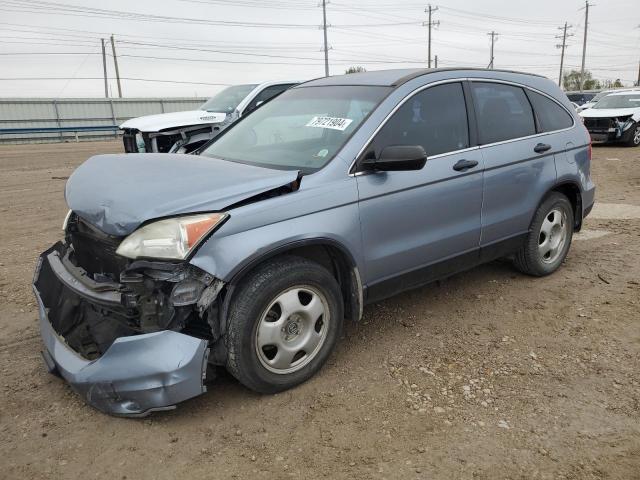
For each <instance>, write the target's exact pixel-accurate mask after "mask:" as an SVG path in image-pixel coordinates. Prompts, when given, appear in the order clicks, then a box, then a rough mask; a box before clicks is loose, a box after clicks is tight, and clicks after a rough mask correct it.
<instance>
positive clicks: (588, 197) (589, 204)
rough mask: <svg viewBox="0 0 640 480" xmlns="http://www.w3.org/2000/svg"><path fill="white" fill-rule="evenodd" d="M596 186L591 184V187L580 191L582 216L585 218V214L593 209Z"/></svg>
mask: <svg viewBox="0 0 640 480" xmlns="http://www.w3.org/2000/svg"><path fill="white" fill-rule="evenodd" d="M595 197H596V187H595V186H594V185H593V184H592V185H591V188H589V189H587V190H583V192H582V218H583V219H584V218H586V217H587V215H589V214H590V213H591V210H593V205H594V203H595Z"/></svg>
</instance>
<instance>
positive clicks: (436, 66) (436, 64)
mask: <svg viewBox="0 0 640 480" xmlns="http://www.w3.org/2000/svg"><path fill="white" fill-rule="evenodd" d="M435 68H438V55H436V57H435Z"/></svg>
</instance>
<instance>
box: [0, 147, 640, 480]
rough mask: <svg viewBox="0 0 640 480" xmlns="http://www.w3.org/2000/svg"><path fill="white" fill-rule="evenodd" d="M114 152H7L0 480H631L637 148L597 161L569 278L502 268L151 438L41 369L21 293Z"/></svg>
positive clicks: (612, 151) (402, 305)
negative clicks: (90, 170) (288, 376)
mask: <svg viewBox="0 0 640 480" xmlns="http://www.w3.org/2000/svg"><path fill="white" fill-rule="evenodd" d="M118 151H121V146H120V144H119V143H116V142H102V143H80V144H74V143H70V144H58V145H30V146H24V145H19V146H8V145H5V146H0V188H1V191H0V224H1V225H2V227H1V229H0V369H1V372H2V376H1V382H0V477H1V478H5V479H36V478H55V479H57V478H74V479H75V478H78V479H87V478H94V477H95V478H103V477H105V478H107V477H108V478H113V479H125V478H128V479H147V478H149V479H175V478H190V479H200V478H211V479H214V478H215V479H223V478H270V479H271V478H323V477H324V478H332V479H334V478H335V479H339V478H374V479H378V478H402V479H412V478H420V479H458V478H461V479H466V478H469V479H497V478H501V479H537V478H540V479H544V478H553V479H560V478H562V479H581V480H582V479H592V478H597V479H601V478H605V479H625V480H627V479H640V312H639V308H640V149H629V148H623V147H600V148H594V159H593V178H594V181H595V183H596V185H597V187H598V190H597V202H598V205H597V208H596V209H595V210H594V213H593V214H592V216H590V217H589V218H588V219H587V221H586V224H585V227H584V231H583V232H582V233H580V234H578V235H576V236H575V237H574V244H573V246H572V248H571V251H570V253H569V256H568V258H567V261H566V264H565V265H564V266H563V267H562V268H561V269H560V270H559V271H558V272H557V273H556V274H554V275H552V276H550V277H547V278H540V279H534V278H529V277H525V276H523V275H521V274H518V273H516V272H515V270H514V269H513V268H512V267H511V266H510V264H509V263H508V262H505V261H499V262H494V263H491V264H489V265H486V266H483V267H480V268H476V269H474V270H472V271H469V272H467V273H464V274H460V275H456V276H455V277H452V278H450V279H447V280H445V281H442V282H440V283H438V284H433V285H430V286H427V287H425V288H421V289H419V290H415V291H412V292H408V293H405V294H402V295H400V296H397V297H395V298H393V299H391V300H387V301H385V302H382V303H379V304H376V305H372V306H369V307H367V308H366V309H365V316H364V320H363V321H362V322H361V323H359V324H354V325H348V326H347V327H346V329H345V332H344V338H343V339H342V341H341V342H340V344H339V346H338V349H337V351H336V352H335V354H334V355H333V356H332V357H331V359H330V361H329V363H328V365H327V366H326V367H325V368H324V369H323V370H322V371H321V372H320V374H319V375H317V376H316V377H315V378H313V379H312V380H311V381H309V382H307V383H306V384H304V385H302V386H300V387H298V388H296V389H294V390H291V391H288V392H285V393H282V394H279V395H272V396H270V395H257V394H254V393H252V392H250V391H248V390H247V389H245V388H243V387H242V386H240V385H239V384H238V383H237V382H235V381H234V380H233V379H232V378H230V377H222V378H220V379H219V380H217V381H216V382H215V383H214V384H213V385H210V388H209V393H207V394H205V395H203V396H201V397H199V398H197V399H194V400H192V401H189V402H186V403H184V404H182V405H180V406H179V407H178V409H177V410H175V411H172V412H167V413H161V414H154V415H153V416H151V417H149V418H147V419H144V420H129V419H120V418H113V417H109V416H106V415H104V414H101V413H99V412H97V411H95V410H93V409H92V408H90V407H88V406H86V405H85V404H84V403H83V402H82V401H81V400H80V398H79V397H77V396H76V395H75V394H74V393H73V392H72V391H71V390H70V388H69V387H68V386H67V385H66V384H65V383H64V382H62V381H61V380H60V379H58V378H56V377H53V376H51V375H49V374H47V373H46V371H45V368H44V365H43V363H42V361H41V358H40V353H39V352H40V348H41V343H40V338H39V335H38V328H37V320H36V318H37V309H36V306H35V304H34V298H33V295H32V293H31V286H30V282H31V277H32V272H33V267H34V263H35V259H36V257H37V255H38V253H39V252H40V251H42V250H44V249H45V248H46V247H48V246H49V245H50V244H51V243H53V242H54V241H56V240H57V239H58V238H59V237H60V236H61V230H60V228H61V223H62V220H63V217H64V215H65V213H66V207H65V203H64V198H63V191H64V185H65V180H66V178H67V176H68V175H69V174H70V173H71V172H72V170H73V168H74V167H75V166H77V165H78V164H79V163H81V162H82V161H83V160H85V159H86V158H87V157H89V156H90V155H93V154H97V153H107V152H118Z"/></svg>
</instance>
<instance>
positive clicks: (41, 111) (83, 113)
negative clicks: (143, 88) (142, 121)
mask: <svg viewBox="0 0 640 480" xmlns="http://www.w3.org/2000/svg"><path fill="white" fill-rule="evenodd" d="M205 101H206V98H197V97H180V98H0V143H48V142H66V141H79V140H101V139H107V138H114V136H117V135H118V125H120V124H121V123H122V122H124V121H125V120H128V119H130V118H134V117H140V116H143V115H153V114H156V113H168V112H179V111H184V110H195V109H197V108H198V107H199V106H200V105H202V104H203V103H204V102H205Z"/></svg>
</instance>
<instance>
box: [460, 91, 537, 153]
mask: <svg viewBox="0 0 640 480" xmlns="http://www.w3.org/2000/svg"><path fill="white" fill-rule="evenodd" d="M471 88H472V90H473V101H474V104H475V107H476V115H477V117H478V134H479V135H480V143H481V144H483V145H486V144H487V143H495V142H501V141H504V140H511V139H513V138H520V137H527V136H529V135H535V133H536V124H535V120H534V117H533V110H532V109H531V104H530V103H529V100H528V99H527V96H526V95H525V93H524V90H522V88H520V87H514V86H512V85H504V84H501V83H489V82H486V83H485V82H471Z"/></svg>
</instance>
